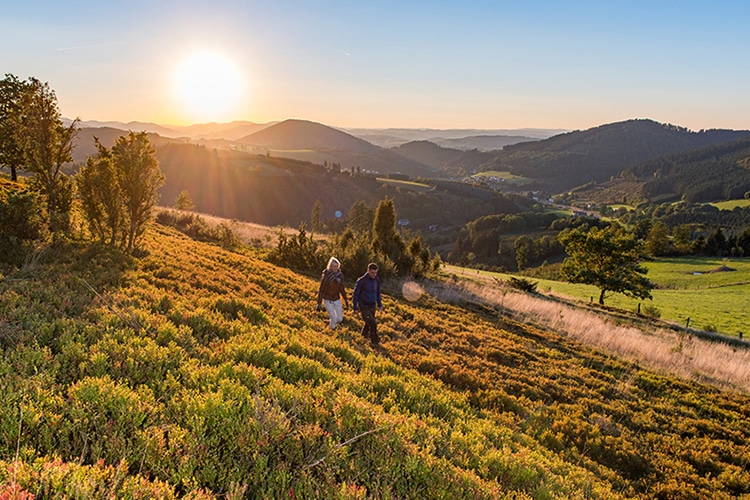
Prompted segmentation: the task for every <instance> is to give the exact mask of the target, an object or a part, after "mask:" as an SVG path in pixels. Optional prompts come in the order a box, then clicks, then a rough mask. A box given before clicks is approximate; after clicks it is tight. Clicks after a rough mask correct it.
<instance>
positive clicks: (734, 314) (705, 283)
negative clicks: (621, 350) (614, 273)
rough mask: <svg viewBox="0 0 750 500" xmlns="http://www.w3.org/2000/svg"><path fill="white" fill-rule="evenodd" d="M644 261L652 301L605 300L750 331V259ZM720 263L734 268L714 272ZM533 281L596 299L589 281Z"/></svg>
mask: <svg viewBox="0 0 750 500" xmlns="http://www.w3.org/2000/svg"><path fill="white" fill-rule="evenodd" d="M644 266H645V267H646V268H647V269H648V270H649V272H648V274H647V277H648V278H649V279H650V280H651V282H652V283H654V284H655V285H656V288H655V289H654V290H653V291H652V295H653V300H644V301H639V300H636V299H631V298H629V297H626V296H625V295H622V294H613V295H611V296H609V297H608V298H607V299H605V304H606V305H608V306H613V307H618V308H621V309H626V310H629V311H636V310H637V309H638V303H639V302H640V303H641V308H642V310H643V309H644V308H645V307H647V306H651V307H655V308H656V309H657V310H658V311H659V313H660V314H661V319H663V320H665V321H668V322H671V323H675V324H677V325H680V326H685V325H686V324H687V321H688V318H689V319H690V327H691V328H698V329H701V330H716V331H718V332H720V333H724V334H727V335H738V332H743V334H744V335H745V336H746V337H747V336H749V335H750V307H748V300H749V299H750V259H744V260H743V259H718V258H703V257H684V258H671V259H659V260H656V261H653V262H645V263H644ZM721 266H726V267H728V268H731V269H734V271H723V272H710V271H712V270H716V269H719V268H720V267H721ZM445 270H446V272H448V273H454V274H457V275H469V276H470V275H476V274H477V270H475V269H464V268H460V267H455V266H446V269H445ZM480 274H483V275H491V276H495V277H497V278H498V279H507V278H508V277H509V276H511V275H508V274H502V273H490V272H486V271H480ZM532 281H534V282H537V283H538V284H537V290H538V291H539V292H541V293H550V292H553V293H555V294H558V295H564V296H567V297H571V298H573V299H577V300H582V301H585V302H595V301H596V300H597V298H598V297H599V291H598V289H597V288H596V287H594V286H591V285H580V284H571V283H565V282H560V281H551V280H537V279H532Z"/></svg>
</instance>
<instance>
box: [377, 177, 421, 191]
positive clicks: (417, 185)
mask: <svg viewBox="0 0 750 500" xmlns="http://www.w3.org/2000/svg"><path fill="white" fill-rule="evenodd" d="M376 180H377V181H378V182H380V183H381V184H387V185H388V186H393V187H400V188H402V189H410V190H412V191H418V192H420V193H424V192H427V191H431V190H433V189H434V186H430V185H427V184H422V183H421V182H414V181H402V180H398V179H386V178H384V177H377V178H376Z"/></svg>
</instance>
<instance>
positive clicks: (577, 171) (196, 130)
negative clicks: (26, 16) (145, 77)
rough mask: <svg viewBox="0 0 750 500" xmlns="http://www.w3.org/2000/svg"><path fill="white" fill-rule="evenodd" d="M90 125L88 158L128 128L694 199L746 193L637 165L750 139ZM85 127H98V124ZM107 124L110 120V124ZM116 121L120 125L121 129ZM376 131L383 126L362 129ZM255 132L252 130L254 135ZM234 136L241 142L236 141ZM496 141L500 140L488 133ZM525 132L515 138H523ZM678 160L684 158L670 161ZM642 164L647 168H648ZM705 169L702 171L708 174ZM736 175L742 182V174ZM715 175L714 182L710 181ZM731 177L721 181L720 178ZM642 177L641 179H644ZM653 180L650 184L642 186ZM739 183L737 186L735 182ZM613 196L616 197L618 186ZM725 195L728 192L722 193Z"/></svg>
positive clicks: (641, 132) (596, 131) (669, 129)
mask: <svg viewBox="0 0 750 500" xmlns="http://www.w3.org/2000/svg"><path fill="white" fill-rule="evenodd" d="M81 125H82V127H83V128H82V129H81V133H80V134H79V138H78V148H77V150H76V151H74V155H75V157H76V160H77V161H84V160H85V158H86V156H87V155H93V154H95V153H96V150H95V148H94V146H93V137H94V136H97V137H99V138H100V139H101V140H102V143H103V144H105V145H107V146H111V144H112V143H113V142H114V139H115V138H116V137H117V136H119V135H122V131H124V130H135V131H140V130H147V131H149V133H152V134H153V135H152V142H154V144H155V145H157V144H163V143H169V142H175V141H176V142H182V143H184V142H193V143H196V144H202V145H205V146H206V147H208V148H218V149H237V150H240V151H243V150H244V151H247V152H250V153H254V154H264V155H272V156H274V157H286V158H290V159H294V160H300V161H307V162H312V163H315V164H318V165H328V166H332V167H333V168H336V169H342V170H349V169H352V170H357V171H359V170H360V169H361V170H362V171H363V172H370V173H376V174H378V175H387V174H394V173H399V174H406V175H408V176H410V177H413V178H416V177H422V178H446V177H450V178H455V177H463V176H466V175H469V174H471V173H474V172H477V171H488V170H499V171H509V172H511V173H512V174H516V175H519V176H523V177H527V178H530V179H532V180H533V181H534V182H533V183H532V184H527V185H526V189H534V190H543V191H546V192H549V193H552V194H554V193H560V192H565V191H568V190H571V189H573V188H579V187H581V186H584V185H586V184H589V183H595V184H599V185H602V184H603V183H606V182H608V181H609V180H610V179H618V178H624V177H626V178H627V182H628V183H630V184H629V185H628V186H626V185H625V183H624V181H622V180H621V181H619V182H618V183H617V190H618V191H617V193H618V194H617V196H618V197H623V196H627V195H626V194H625V193H630V195H631V196H633V195H634V194H635V193H640V194H638V195H637V196H638V197H642V198H643V199H661V198H668V197H670V196H672V197H678V198H679V197H680V196H683V195H686V196H687V197H688V198H690V199H692V198H694V197H695V199H705V198H706V197H707V196H710V193H719V192H721V193H728V192H731V193H735V192H736V191H737V190H740V189H742V188H741V187H738V182H739V181H735V180H732V179H729V178H727V177H726V176H723V177H720V176H718V175H714V174H713V173H712V171H711V169H712V168H716V166H715V165H714V166H711V165H710V162H707V161H699V162H697V163H696V164H695V165H692V166H691V167H690V170H691V174H690V179H691V180H690V181H689V184H692V185H694V186H698V185H701V186H703V185H705V186H709V185H711V186H713V187H710V188H708V187H706V189H705V190H703V191H702V193H700V194H698V193H697V192H696V191H695V190H690V189H683V188H680V187H678V186H676V185H675V186H671V187H666V184H665V183H667V182H671V181H668V179H673V180H675V182H677V180H676V179H683V180H681V181H680V182H683V183H684V182H685V181H684V178H685V175H678V174H676V173H675V172H674V171H675V169H676V168H677V167H676V166H675V167H669V169H667V170H669V172H671V173H669V174H667V173H666V170H665V168H661V169H657V170H658V171H659V174H658V175H662V178H661V179H660V180H658V182H657V180H656V179H649V178H647V177H645V176H643V175H640V174H639V173H638V171H636V170H632V171H631V173H630V174H628V175H627V176H625V175H624V173H625V172H628V171H629V169H633V168H635V167H637V166H639V165H642V164H647V162H650V161H657V160H659V159H660V158H666V157H669V156H670V155H675V154H681V153H686V154H688V153H690V152H691V151H693V150H696V149H698V148H702V147H710V146H716V145H720V144H724V143H728V142H731V141H735V140H739V139H741V138H743V137H746V136H749V135H750V131H747V130H701V131H698V132H693V131H690V130H688V129H686V128H684V127H679V126H675V125H671V124H663V123H658V122H655V121H653V120H650V119H632V120H627V121H623V122H617V123H610V124H605V125H600V126H598V127H594V128H591V129H587V130H583V131H581V130H577V131H573V132H567V133H563V134H559V135H555V136H552V137H548V138H545V139H539V140H533V141H527V142H517V143H515V144H507V145H505V146H504V147H503V149H500V150H491V151H480V150H479V149H468V150H467V149H463V148H453V147H446V146H445V144H446V143H448V144H450V143H451V141H453V140H454V139H455V141H457V143H459V144H463V145H465V143H466V141H470V140H475V139H479V137H478V136H464V137H459V135H460V134H461V133H468V132H476V131H473V130H472V131H469V130H447V131H436V130H427V129H414V130H411V131H410V130H408V129H382V131H383V133H388V134H390V133H400V134H403V135H402V136H401V137H402V138H404V137H406V136H407V135H409V134H411V135H413V136H415V137H420V136H425V135H428V136H429V135H435V134H436V133H437V132H442V135H444V136H447V137H450V138H448V139H444V140H443V142H442V144H437V143H435V142H433V141H429V140H426V139H418V140H413V141H409V142H406V143H401V144H399V145H398V146H395V147H391V148H383V147H380V146H378V145H377V144H373V143H371V142H369V141H367V140H365V139H362V138H361V137H357V136H356V135H353V134H352V133H349V132H348V131H346V130H343V129H338V128H334V127H330V126H327V125H324V124H320V123H316V122H311V121H307V120H298V119H291V120H284V121H282V122H278V123H272V124H255V123H251V122H243V121H238V122H231V123H226V124H218V123H208V124H200V125H193V126H190V127H183V128H180V129H170V128H168V127H162V126H160V125H156V124H149V123H145V122H130V123H127V124H122V123H119V124H118V123H117V122H81ZM86 125H98V126H97V127H95V128H89V127H86ZM105 125H107V126H105ZM115 125H116V127H115ZM364 131H370V132H374V131H376V129H358V132H359V133H362V132H364ZM246 132H250V133H246ZM227 137H231V138H232V139H227ZM487 139H488V140H490V141H496V140H500V139H499V137H496V136H491V137H487ZM521 139H522V137H520V136H516V137H515V138H514V139H513V140H521ZM680 158H683V159H681V160H679V161H685V160H684V158H689V155H688V156H687V157H680ZM665 161H676V160H665ZM642 168H648V167H647V166H644V167H642ZM701 169H704V170H705V171H704V172H703V173H700V172H699V171H700V170H701ZM737 172H738V173H736V174H733V175H735V177H737V178H739V177H738V176H740V174H741V172H740V171H737ZM712 175H714V177H715V179H714V180H713V181H711V182H708V181H707V180H706V179H710V178H711V176H712ZM719 178H721V179H723V180H722V181H721V183H720V184H721V186H718V185H717V181H716V179H719ZM636 179H637V180H636ZM645 184H647V185H648V186H647V187H644V186H641V185H645ZM733 186H734V187H733ZM608 189H609V193H610V194H614V193H615V191H613V190H612V189H614V184H613V186H610V188H608ZM721 196H722V198H723V197H724V196H725V195H724V194H722V195H721Z"/></svg>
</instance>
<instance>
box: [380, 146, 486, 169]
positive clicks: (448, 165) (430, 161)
mask: <svg viewBox="0 0 750 500" xmlns="http://www.w3.org/2000/svg"><path fill="white" fill-rule="evenodd" d="M392 150H393V151H394V152H396V153H398V154H399V155H401V156H403V157H406V158H409V159H411V160H414V161H416V162H419V163H422V164H424V165H429V166H431V167H432V168H433V169H434V170H435V173H436V174H435V175H436V176H450V177H458V176H465V175H468V174H470V173H471V172H472V171H474V170H476V169H477V167H478V166H479V165H483V164H486V163H488V162H491V161H492V160H493V159H494V158H495V154H496V153H494V152H483V151H479V150H477V149H471V150H468V151H467V150H460V149H453V148H447V147H443V146H439V145H437V144H435V143H434V142H430V141H412V142H407V143H406V144H402V145H400V146H397V147H394V148H392Z"/></svg>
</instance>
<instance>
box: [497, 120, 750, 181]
mask: <svg viewBox="0 0 750 500" xmlns="http://www.w3.org/2000/svg"><path fill="white" fill-rule="evenodd" d="M749 134H750V131H735V130H706V131H700V132H692V131H689V130H687V129H685V128H682V127H676V126H674V125H669V124H661V123H657V122H655V121H653V120H628V121H624V122H618V123H611V124H607V125H602V126H599V127H595V128H591V129H588V130H584V131H575V132H570V133H567V134H561V135H557V136H554V137H551V138H549V139H546V140H544V141H538V142H532V143H521V144H515V145H511V146H507V147H506V148H505V149H504V150H503V151H501V152H499V153H498V155H497V158H496V159H495V161H493V162H492V163H490V164H488V165H485V166H484V167H483V168H484V169H485V170H509V171H510V172H512V173H514V174H517V175H521V176H525V177H531V178H534V179H540V180H543V181H544V182H545V183H546V185H547V186H548V188H549V189H550V190H551V191H553V192H560V191H564V190H566V189H570V188H571V187H575V186H579V185H582V184H586V183H588V182H590V181H595V182H602V181H606V180H608V179H609V178H610V177H612V176H617V175H619V174H620V172H621V171H623V170H625V169H627V168H629V167H633V166H635V165H638V164H640V163H643V162H645V161H647V160H650V159H654V158H658V157H660V156H665V155H670V154H674V153H679V152H683V151H688V150H691V149H695V148H699V147H703V146H708V145H714V144H719V143H722V142H728V141H732V140H736V139H739V138H741V137H745V136H747V135H749Z"/></svg>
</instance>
